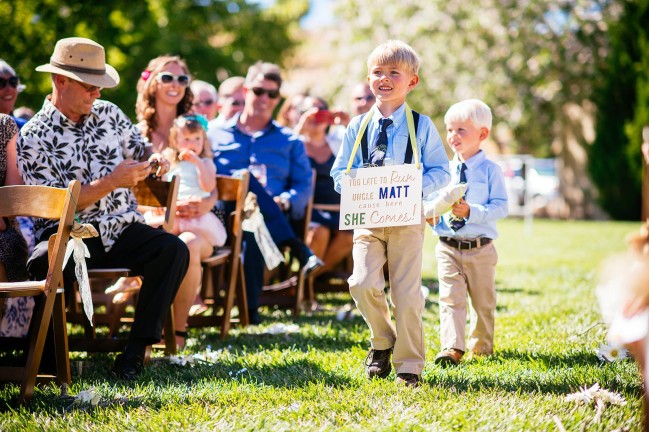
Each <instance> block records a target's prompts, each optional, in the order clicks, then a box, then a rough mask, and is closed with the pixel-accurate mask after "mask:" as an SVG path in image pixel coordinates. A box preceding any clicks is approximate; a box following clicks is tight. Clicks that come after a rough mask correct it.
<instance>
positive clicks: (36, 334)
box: [18, 293, 55, 404]
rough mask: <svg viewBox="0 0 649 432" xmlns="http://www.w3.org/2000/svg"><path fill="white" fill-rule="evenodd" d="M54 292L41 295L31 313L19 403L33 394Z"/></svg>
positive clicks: (50, 316)
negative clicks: (36, 308)
mask: <svg viewBox="0 0 649 432" xmlns="http://www.w3.org/2000/svg"><path fill="white" fill-rule="evenodd" d="M54 297H55V294H54V293H51V294H50V295H48V296H42V297H41V299H40V300H41V301H39V302H38V303H39V304H38V311H34V314H33V315H32V321H33V323H32V325H31V329H30V335H29V346H28V348H27V360H26V362H25V368H24V371H23V378H22V384H21V386H20V396H19V399H18V402H19V403H21V404H22V403H25V402H27V400H29V399H30V398H31V397H32V395H33V394H34V386H35V385H36V376H37V374H38V369H39V367H40V364H41V358H42V357H43V348H44V347H45V339H46V338H47V332H48V328H49V325H50V320H51V318H52V308H53V306H54V304H53V303H54Z"/></svg>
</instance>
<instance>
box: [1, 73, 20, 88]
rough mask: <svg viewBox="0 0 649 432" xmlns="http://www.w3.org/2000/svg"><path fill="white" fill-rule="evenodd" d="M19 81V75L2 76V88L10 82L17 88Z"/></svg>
mask: <svg viewBox="0 0 649 432" xmlns="http://www.w3.org/2000/svg"><path fill="white" fill-rule="evenodd" d="M19 82H20V80H19V79H18V77H17V76H12V77H10V78H0V89H3V88H5V87H7V84H9V85H10V86H11V87H13V88H17V87H18V83H19Z"/></svg>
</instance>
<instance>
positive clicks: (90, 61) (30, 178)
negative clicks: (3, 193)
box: [17, 37, 189, 379]
mask: <svg viewBox="0 0 649 432" xmlns="http://www.w3.org/2000/svg"><path fill="white" fill-rule="evenodd" d="M36 70H37V71H39V72H49V73H51V74H52V87H53V88H52V94H51V95H49V96H47V98H46V100H45V102H44V104H43V108H42V109H41V110H40V111H39V112H38V113H37V114H36V115H35V116H34V117H33V118H32V119H31V120H30V121H29V122H28V123H27V124H26V125H25V126H24V127H23V129H22V130H21V134H20V138H19V140H18V144H17V146H18V147H17V148H18V166H19V169H20V173H21V175H22V177H23V180H24V182H25V184H39V185H47V186H56V187H65V186H66V185H67V184H68V182H69V181H70V180H72V179H77V180H79V181H81V183H82V187H81V195H80V197H79V201H78V202H77V217H78V219H79V220H80V222H82V223H90V224H92V225H93V226H94V227H95V228H96V229H97V231H98V232H99V237H95V238H91V239H86V240H84V242H85V244H86V246H87V247H88V249H89V251H90V258H89V259H87V264H88V267H95V268H101V267H128V268H130V269H133V271H134V273H135V274H138V275H141V276H143V284H142V288H141V291H140V295H139V296H138V303H137V305H136V309H135V318H134V322H133V326H132V328H131V333H130V335H129V340H128V343H127V346H126V349H125V351H124V353H122V354H120V355H119V356H118V357H117V359H116V361H115V365H114V367H113V372H114V373H115V374H116V375H117V376H118V377H120V378H124V379H134V378H135V377H136V376H137V375H138V374H139V372H140V371H141V370H142V358H143V356H144V351H145V348H146V346H147V345H151V344H152V343H154V342H157V341H159V340H160V338H161V337H162V327H163V324H164V320H165V319H166V316H167V312H168V311H169V307H170V305H171V303H172V302H173V299H174V297H175V295H176V291H177V290H178V287H179V286H180V283H181V281H182V279H183V277H184V275H185V272H186V271H187V265H188V260H189V252H188V250H187V247H186V246H185V244H184V243H183V242H182V241H180V239H178V237H177V236H174V235H172V234H168V233H166V232H164V231H163V230H159V229H154V228H151V227H149V226H147V225H145V224H144V219H143V217H142V215H141V214H140V213H139V212H138V211H137V208H136V207H137V203H136V201H135V198H134V196H133V194H132V192H131V190H130V188H131V187H133V186H134V185H135V184H136V183H137V182H139V181H140V180H143V179H144V178H146V177H147V176H148V175H149V174H150V173H151V172H152V171H153V170H154V168H153V167H157V174H158V175H162V174H163V173H164V172H165V171H166V170H167V169H168V163H167V162H166V161H165V160H164V159H163V158H162V157H161V156H160V155H158V154H152V151H151V146H150V145H149V144H148V143H147V142H145V141H143V139H142V138H141V135H140V132H139V130H138V129H137V127H135V126H134V125H133V124H132V123H131V121H130V120H129V119H128V117H127V116H126V115H125V114H124V113H123V112H122V111H121V110H120V109H119V108H118V107H117V106H115V105H114V104H112V103H110V102H107V101H103V100H99V99H97V98H98V97H99V96H100V92H101V90H102V89H103V88H110V87H115V86H116V85H117V84H119V75H118V73H117V71H116V70H115V69H114V68H113V67H112V66H110V65H108V64H106V61H105V53H104V48H103V47H102V46H101V45H99V44H98V43H96V42H94V41H92V40H90V39H85V38H78V37H73V38H66V39H61V40H59V41H58V42H57V43H56V46H55V48H54V54H52V57H51V59H50V62H49V64H45V65H42V66H39V67H37V68H36ZM55 229H56V227H55V226H52V225H51V223H47V222H45V221H42V220H38V221H35V224H34V230H35V236H36V239H37V241H38V242H40V243H38V244H37V246H36V248H35V250H34V253H33V255H32V257H31V258H30V260H29V262H28V269H29V271H30V274H31V275H32V276H33V277H34V278H39V279H42V278H44V277H45V274H46V271H47V239H48V238H49V236H50V234H52V233H53V232H54V230H55ZM64 276H65V283H66V288H68V286H69V285H70V284H71V283H72V281H73V280H74V265H73V263H72V260H69V262H68V265H67V266H66V268H65V269H64Z"/></svg>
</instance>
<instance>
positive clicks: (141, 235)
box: [27, 223, 189, 345]
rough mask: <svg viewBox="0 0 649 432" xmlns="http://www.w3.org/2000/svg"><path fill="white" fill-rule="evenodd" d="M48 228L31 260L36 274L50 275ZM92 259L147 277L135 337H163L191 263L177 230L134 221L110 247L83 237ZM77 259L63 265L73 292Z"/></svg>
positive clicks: (40, 276) (93, 265) (145, 340)
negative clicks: (168, 314) (174, 232)
mask: <svg viewBox="0 0 649 432" xmlns="http://www.w3.org/2000/svg"><path fill="white" fill-rule="evenodd" d="M51 234H52V232H50V233H49V234H48V233H44V235H43V239H44V241H41V242H40V243H38V244H37V245H36V247H35V248H34V252H33V254H32V256H31V258H30V259H29V261H28V263H27V269H28V271H29V273H30V275H31V276H32V278H34V279H36V280H39V279H44V278H45V276H46V275H47V239H48V238H49V235H51ZM83 242H84V243H85V244H86V246H87V247H88V250H89V252H90V258H86V265H87V266H88V268H111V267H126V268H129V269H131V270H132V272H131V274H132V275H139V276H142V287H141V289H140V293H139V295H138V300H137V304H136V306H135V317H134V321H133V326H132V327H131V334H130V338H131V339H137V340H139V341H141V342H143V343H145V344H147V345H150V344H153V343H156V342H158V341H159V340H160V339H161V337H162V328H163V325H164V322H165V320H166V318H167V313H168V312H169V308H170V307H171V303H172V302H173V300H174V298H175V296H176V292H177V291H178V287H180V283H181V282H182V280H183V278H184V277H185V273H186V272H187V266H188V265H189V250H188V249H187V246H186V245H185V243H183V241H182V240H180V239H179V238H178V236H175V235H173V234H169V233H167V232H165V231H163V230H161V229H157V228H151V227H150V226H148V225H144V224H140V223H135V224H132V225H130V226H129V227H128V228H126V229H125V230H124V232H122V234H121V235H120V237H119V238H118V239H117V241H116V242H115V243H114V244H113V247H112V248H111V249H110V251H108V252H106V251H105V250H104V246H103V244H102V242H101V239H100V238H99V237H95V238H89V239H84V240H83ZM75 279H76V278H75V274H74V260H73V258H72V257H70V259H69V261H68V263H67V265H66V266H65V268H64V270H63V280H64V284H65V289H66V291H68V292H71V288H72V286H73V283H74V281H75Z"/></svg>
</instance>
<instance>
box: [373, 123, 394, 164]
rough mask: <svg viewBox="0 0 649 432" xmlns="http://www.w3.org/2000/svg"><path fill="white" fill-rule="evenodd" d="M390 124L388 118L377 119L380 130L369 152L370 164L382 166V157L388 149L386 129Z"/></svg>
mask: <svg viewBox="0 0 649 432" xmlns="http://www.w3.org/2000/svg"><path fill="white" fill-rule="evenodd" d="M391 124H392V120H391V119H389V118H382V119H381V120H379V126H380V127H381V130H380V132H379V136H378V138H377V139H376V142H375V143H374V146H373V147H372V151H371V152H370V166H383V159H384V158H385V153H386V152H387V151H388V133H387V132H386V131H387V129H388V126H390V125H391Z"/></svg>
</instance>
